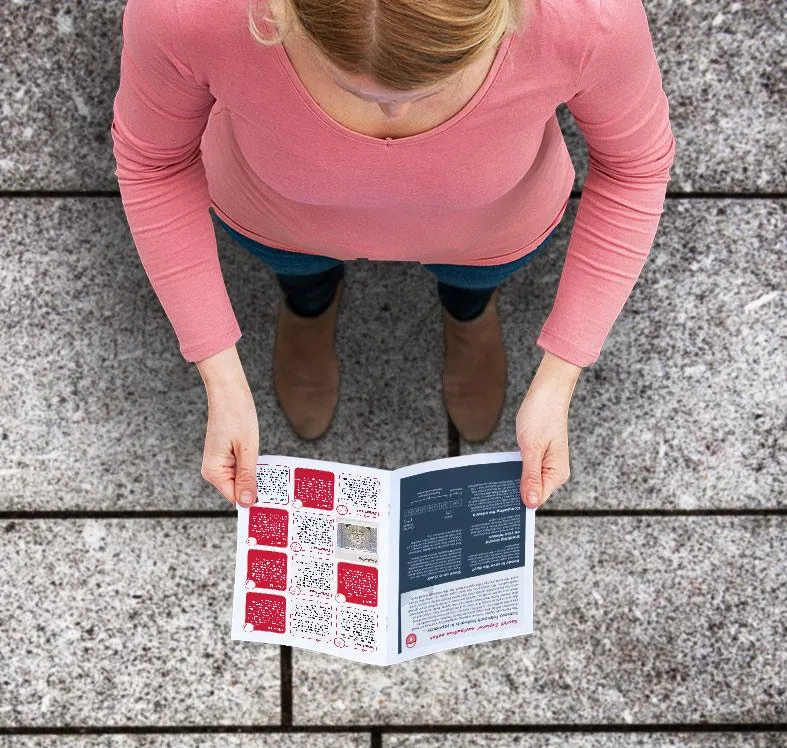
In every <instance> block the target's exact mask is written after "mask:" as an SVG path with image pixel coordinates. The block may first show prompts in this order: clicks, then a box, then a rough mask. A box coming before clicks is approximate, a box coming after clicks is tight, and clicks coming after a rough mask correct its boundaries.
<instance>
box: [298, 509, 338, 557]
mask: <svg viewBox="0 0 787 748" xmlns="http://www.w3.org/2000/svg"><path fill="white" fill-rule="evenodd" d="M292 529H293V542H295V543H300V545H301V546H303V548H304V549H305V550H317V551H328V552H330V551H332V550H333V532H334V521H333V517H326V516H325V515H315V514H306V513H304V512H293V515H292Z"/></svg>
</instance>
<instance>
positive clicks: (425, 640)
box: [232, 452, 535, 665]
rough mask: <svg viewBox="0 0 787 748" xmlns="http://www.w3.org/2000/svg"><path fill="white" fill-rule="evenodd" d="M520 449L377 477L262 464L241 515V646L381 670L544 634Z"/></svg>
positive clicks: (360, 470)
mask: <svg viewBox="0 0 787 748" xmlns="http://www.w3.org/2000/svg"><path fill="white" fill-rule="evenodd" d="M521 472H522V462H521V457H520V455H519V453H518V452H503V453H495V454H480V455H468V456H465V457H449V458H447V459H442V460H433V461H431V462H424V463H420V464H418V465H410V466H408V467H405V468H401V469H399V470H392V471H391V470H376V469H373V468H365V467H359V466H357V465H342V464H339V463H335V462H324V461H321V460H307V459H300V458H293V457H279V456H269V455H264V456H262V457H260V458H259V459H258V461H257V503H256V504H254V505H253V506H252V507H240V506H239V507H238V545H237V557H236V564H235V587H234V596H233V612H232V638H233V639H240V640H245V641H254V642H268V643H273V644H288V645H290V646H293V647H301V648H304V649H312V650H316V651H318V652H326V653H328V654H332V655H336V656H338V657H344V658H346V659H349V660H355V661H357V662H365V663H368V664H372V665H392V664H394V663H397V662H404V661H405V660H410V659H413V658H414V657H420V656H421V655H426V654H432V653H434V652H442V651H444V650H447V649H454V648H456V647H464V646H467V645H469V644H478V643H480V642H487V641H491V640H494V639H505V638H509V637H513V636H519V635H521V634H530V633H532V631H533V548H534V544H533V540H534V532H535V511H534V510H532V509H528V508H527V507H525V506H524V504H523V503H522V501H521V499H520V492H519V485H520V478H521Z"/></svg>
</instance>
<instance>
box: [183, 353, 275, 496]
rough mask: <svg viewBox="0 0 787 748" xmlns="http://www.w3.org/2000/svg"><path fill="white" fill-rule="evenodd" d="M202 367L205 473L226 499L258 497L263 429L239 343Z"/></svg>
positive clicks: (203, 462) (203, 471) (200, 365)
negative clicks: (205, 412)
mask: <svg viewBox="0 0 787 748" xmlns="http://www.w3.org/2000/svg"><path fill="white" fill-rule="evenodd" d="M197 367H198V368H199V370H200V374H202V378H203V380H204V382H205V389H206V391H207V394H208V426H207V430H206V433H205V449H204V453H203V457H202V470H201V474H202V477H203V478H204V479H205V480H206V481H208V483H210V484H211V485H213V486H214V487H215V488H216V489H217V490H218V492H219V493H220V494H221V495H222V496H224V498H225V499H227V501H229V502H231V503H233V504H235V503H236V502H237V503H239V504H241V505H242V506H250V505H251V504H253V503H254V502H255V501H256V500H257V456H258V453H259V443H260V431H259V423H258V421H257V409H256V407H255V405H254V398H253V397H252V395H251V390H250V389H249V385H248V382H247V381H246V376H245V374H244V373H243V368H242V367H241V365H240V359H239V358H238V354H237V351H236V350H235V348H234V346H233V348H231V349H227V350H226V351H222V352H221V353H219V354H216V355H215V356H212V357H211V358H209V359H205V360H204V361H200V362H199V363H198V364H197Z"/></svg>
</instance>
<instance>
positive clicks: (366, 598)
mask: <svg viewBox="0 0 787 748" xmlns="http://www.w3.org/2000/svg"><path fill="white" fill-rule="evenodd" d="M336 592H337V593H338V594H340V595H344V599H345V601H346V602H348V603H358V605H368V606H369V607H372V608H375V607H377V568H376V567H374V566H361V565H360V564H347V563H343V562H341V561H340V562H339V564H338V569H337V579H336Z"/></svg>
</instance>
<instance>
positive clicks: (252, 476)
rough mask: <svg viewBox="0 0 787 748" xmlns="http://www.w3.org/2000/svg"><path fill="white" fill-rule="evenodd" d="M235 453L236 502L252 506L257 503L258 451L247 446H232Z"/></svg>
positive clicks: (235, 444)
mask: <svg viewBox="0 0 787 748" xmlns="http://www.w3.org/2000/svg"><path fill="white" fill-rule="evenodd" d="M232 448H233V451H234V452H235V501H236V502H237V503H238V504H240V505H241V506H251V505H252V504H254V503H255V502H256V501H257V450H256V449H254V450H252V449H251V448H250V447H249V446H248V445H247V444H246V445H243V444H237V443H234V444H233V445H232Z"/></svg>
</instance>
